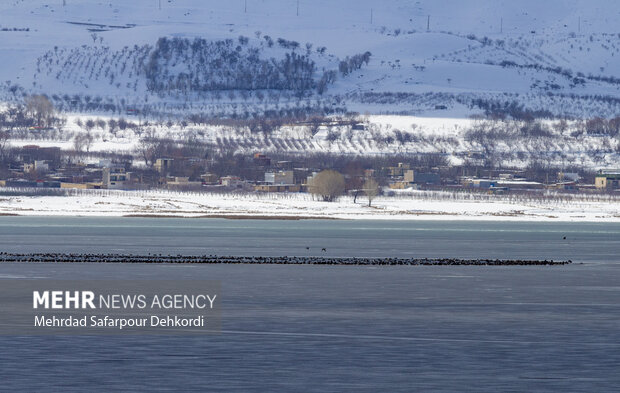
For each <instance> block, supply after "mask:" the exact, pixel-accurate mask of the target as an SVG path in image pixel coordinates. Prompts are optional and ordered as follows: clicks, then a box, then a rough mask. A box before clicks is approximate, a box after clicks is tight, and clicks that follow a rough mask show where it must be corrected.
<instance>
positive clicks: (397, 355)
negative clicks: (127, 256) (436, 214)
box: [0, 217, 620, 392]
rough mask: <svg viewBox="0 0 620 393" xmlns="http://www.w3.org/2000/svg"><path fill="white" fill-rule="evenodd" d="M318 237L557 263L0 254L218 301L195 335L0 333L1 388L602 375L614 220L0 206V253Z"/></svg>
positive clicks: (300, 387)
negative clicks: (272, 215)
mask: <svg viewBox="0 0 620 393" xmlns="http://www.w3.org/2000/svg"><path fill="white" fill-rule="evenodd" d="M564 236H566V239H563V237H564ZM306 246H308V247H310V250H306V249H305V247H306ZM318 247H326V248H327V254H328V255H331V256H336V255H342V256H350V255H356V256H385V255H394V256H417V257H424V256H437V257H442V256H455V257H463V258H464V257H474V258H476V257H491V258H532V259H541V258H543V259H544V258H548V259H556V260H559V259H572V260H573V261H574V262H575V263H574V264H572V265H567V266H554V267H549V266H547V267H474V266H450V267H431V266H411V267H410V266H395V267H363V266H280V265H277V266H274V265H267V266H251V265H119V264H17V263H6V264H0V277H4V278H14V279H19V278H28V277H49V278H65V279H66V278H70V279H79V278H89V279H93V278H106V279H110V278H118V279H124V278H144V279H150V278H152V279H161V278H179V279H183V278H192V279H216V280H221V282H222V301H223V306H222V327H223V332H222V333H221V334H219V335H213V336H204V337H135V336H132V337H111V336H109V337H0V347H1V348H2V351H0V364H2V367H1V368H0V380H2V381H3V384H2V389H7V390H16V389H21V390H25V391H40V390H52V391H53V390H62V391H71V390H76V391H84V390H89V391H95V390H123V389H126V390H148V391H157V390H194V391H204V390H205V389H212V390H216V391H222V390H232V391H239V392H247V391H320V392H325V391H355V392H360V391H390V392H392V391H416V390H438V391H463V390H464V389H466V388H468V389H469V390H471V391H489V392H496V391H506V390H511V391H617V390H618V389H619V388H620V375H618V373H617V368H618V364H620V302H619V301H618V299H619V298H620V257H619V255H618V254H620V225H619V224H596V223H592V224H584V223H578V224H570V223H562V224H549V223H541V224H537V223H492V222H489V223H484V222H475V223H470V222H462V221H460V222H420V221H416V222H385V221H382V222H375V221H373V222H366V221H254V220H243V221H234V220H230V221H226V220H197V219H186V220H177V219H128V218H101V219H99V218H35V217H2V218H0V248H1V249H2V250H6V251H12V252H19V251H23V252H32V251H37V250H39V251H49V250H54V251H64V252H69V251H80V252H88V251H93V252H95V251H96V252H105V251H114V252H128V253H129V252H132V253H138V252H141V253H142V252H157V253H159V252H161V253H187V254H192V253H194V254H202V253H213V254H231V255H233V254H236V255H250V254H255V253H262V254H270V255H306V254H305V253H311V254H312V253H316V254H319V253H320V249H317V248H318Z"/></svg>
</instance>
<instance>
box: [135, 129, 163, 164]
mask: <svg viewBox="0 0 620 393" xmlns="http://www.w3.org/2000/svg"><path fill="white" fill-rule="evenodd" d="M159 145H160V143H159V141H158V139H157V138H156V137H155V132H154V131H152V130H151V131H149V132H147V133H146V134H145V135H144V136H143V137H142V138H140V141H139V142H138V145H137V146H136V153H138V155H139V156H140V157H142V159H143V160H144V165H146V166H147V167H152V166H153V164H154V163H155V160H156V159H157V155H158V154H157V150H158V147H159Z"/></svg>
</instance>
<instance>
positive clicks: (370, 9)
mask: <svg viewBox="0 0 620 393" xmlns="http://www.w3.org/2000/svg"><path fill="white" fill-rule="evenodd" d="M370 24H371V25H372V8H371V9H370Z"/></svg>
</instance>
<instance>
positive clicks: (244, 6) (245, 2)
mask: <svg viewBox="0 0 620 393" xmlns="http://www.w3.org/2000/svg"><path fill="white" fill-rule="evenodd" d="M243 12H244V13H246V14H247V12H248V0H245V1H244V3H243Z"/></svg>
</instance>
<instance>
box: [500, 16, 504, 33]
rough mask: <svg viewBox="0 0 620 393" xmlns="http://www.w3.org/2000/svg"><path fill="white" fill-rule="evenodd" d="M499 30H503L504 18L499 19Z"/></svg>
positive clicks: (501, 31)
mask: <svg viewBox="0 0 620 393" xmlns="http://www.w3.org/2000/svg"><path fill="white" fill-rule="evenodd" d="M499 32H500V34H501V33H503V32H504V18H500V19H499Z"/></svg>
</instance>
